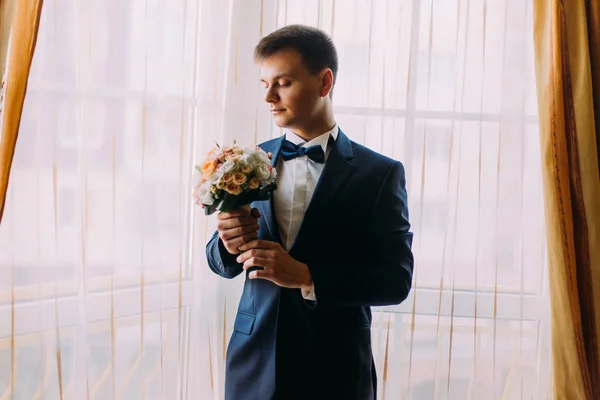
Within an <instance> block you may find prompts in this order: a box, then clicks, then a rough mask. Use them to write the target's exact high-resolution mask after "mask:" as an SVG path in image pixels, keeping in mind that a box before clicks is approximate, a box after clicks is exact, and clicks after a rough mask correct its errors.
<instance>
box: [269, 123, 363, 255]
mask: <svg viewBox="0 0 600 400" xmlns="http://www.w3.org/2000/svg"><path fill="white" fill-rule="evenodd" d="M273 158H275V157H273ZM353 158H354V152H353V151H352V142H350V139H348V137H347V136H346V135H345V134H344V133H343V132H342V130H341V129H340V131H339V134H338V137H337V140H336V141H335V143H334V145H333V148H332V149H331V153H330V154H329V158H328V159H327V162H326V164H325V168H324V169H323V173H322V174H321V177H320V178H319V181H318V182H317V186H316V187H315V192H314V194H313V196H312V199H311V201H310V203H309V205H308V209H307V210H306V213H305V214H304V218H303V219H302V224H301V225H300V229H299V231H298V234H297V235H296V239H295V240H294V243H293V244H292V248H291V249H290V252H291V250H292V249H293V248H294V246H295V245H296V244H297V243H298V240H299V239H300V238H301V237H302V235H303V233H305V232H304V231H305V230H306V229H305V223H304V222H305V221H306V220H309V219H310V218H315V217H318V216H319V215H320V214H321V212H322V211H323V210H324V209H325V207H326V206H327V205H328V204H329V202H330V201H331V200H332V199H333V197H334V195H335V194H336V193H337V191H338V189H339V188H340V187H341V186H342V184H343V183H344V182H345V181H346V179H347V178H348V176H350V174H351V173H352V171H353V170H354V168H355V166H354V164H352V159H353Z"/></svg>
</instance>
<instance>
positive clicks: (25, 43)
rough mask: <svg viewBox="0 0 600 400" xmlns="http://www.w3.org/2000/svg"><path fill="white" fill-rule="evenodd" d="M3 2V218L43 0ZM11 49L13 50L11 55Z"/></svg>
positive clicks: (0, 191)
mask: <svg viewBox="0 0 600 400" xmlns="http://www.w3.org/2000/svg"><path fill="white" fill-rule="evenodd" d="M0 1H1V3H0V24H1V25H0V35H1V36H0V52H1V53H0V71H2V72H4V69H5V68H6V69H7V71H6V73H3V75H2V89H1V90H2V95H3V96H4V104H3V107H2V108H1V109H0V118H1V119H2V122H1V124H2V125H1V126H2V134H1V138H2V139H1V142H0V221H1V220H2V214H3V211H4V204H5V200H6V190H7V188H8V178H9V175H10V166H11V164H12V159H13V155H14V152H15V145H16V143H17V135H18V133H19V124H20V122H21V113H22V110H23V102H24V101H25V93H26V91H27V80H28V78H29V70H30V68H31V61H32V59H33V53H34V51H35V44H36V39H37V33H38V28H39V23H40V16H41V13H42V3H43V0H0ZM9 42H10V46H9V45H8V44H9ZM7 52H9V53H8V54H7ZM7 59H8V65H7V63H6V60H7Z"/></svg>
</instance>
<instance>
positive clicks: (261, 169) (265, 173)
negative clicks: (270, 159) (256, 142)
mask: <svg viewBox="0 0 600 400" xmlns="http://www.w3.org/2000/svg"><path fill="white" fill-rule="evenodd" d="M255 173H256V177H257V178H258V179H260V180H261V181H265V180H267V179H269V177H270V176H271V171H269V166H268V165H265V164H261V165H259V166H258V167H256V170H255Z"/></svg>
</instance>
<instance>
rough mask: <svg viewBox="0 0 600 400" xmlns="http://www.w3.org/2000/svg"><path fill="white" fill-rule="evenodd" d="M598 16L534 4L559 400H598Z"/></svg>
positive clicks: (592, 3) (589, 6) (572, 4)
mask: <svg viewBox="0 0 600 400" xmlns="http://www.w3.org/2000/svg"><path fill="white" fill-rule="evenodd" d="M599 13H600V9H599V2H598V1H596V0H587V1H585V0H577V1H569V2H565V1H563V0H551V1H549V0H537V1H535V4H534V37H535V38H534V39H535V56H536V75H537V86H538V107H539V118H540V136H541V152H542V171H543V184H544V198H545V205H546V226H547V237H548V239H547V240H548V249H549V281H550V298H551V315H552V353H553V366H554V383H553V384H554V394H555V397H556V398H557V399H597V398H600V361H599V360H600V353H599V346H598V332H599V329H600V252H598V243H600V206H599V205H600V181H599V170H598V129H597V127H598V116H599V113H598V107H599V103H600V97H599V96H600V94H599V86H598V85H599V84H600V81H599V78H600V72H599V68H600V62H599V58H598V57H599V48H598V45H599V43H600V27H599V26H598V22H599V18H598V16H599ZM595 115H596V118H595Z"/></svg>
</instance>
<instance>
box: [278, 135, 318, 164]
mask: <svg viewBox="0 0 600 400" xmlns="http://www.w3.org/2000/svg"><path fill="white" fill-rule="evenodd" d="M281 156H282V157H283V159H284V161H288V160H292V159H294V158H296V157H300V156H307V157H308V158H310V159H311V160H313V161H314V162H317V163H319V164H323V163H324V162H325V153H324V152H323V147H321V146H320V145H316V146H310V147H301V146H297V145H295V144H294V143H292V142H290V141H289V140H284V141H283V143H282V144H281Z"/></svg>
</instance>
